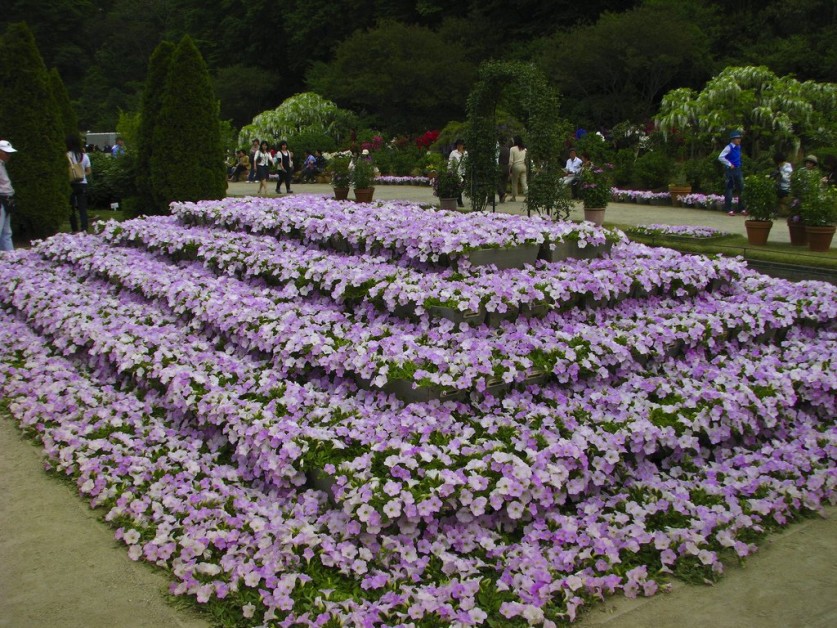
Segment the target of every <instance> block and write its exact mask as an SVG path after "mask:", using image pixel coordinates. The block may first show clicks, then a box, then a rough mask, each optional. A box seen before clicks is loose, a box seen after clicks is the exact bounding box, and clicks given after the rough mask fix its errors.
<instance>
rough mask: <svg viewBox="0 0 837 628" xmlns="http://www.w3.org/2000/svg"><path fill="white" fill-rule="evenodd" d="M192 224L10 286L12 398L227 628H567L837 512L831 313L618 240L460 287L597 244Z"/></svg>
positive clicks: (121, 529) (53, 458)
mask: <svg viewBox="0 0 837 628" xmlns="http://www.w3.org/2000/svg"><path fill="white" fill-rule="evenodd" d="M176 214H177V218H154V219H147V220H144V221H130V222H128V223H123V224H121V225H117V224H116V223H111V224H109V225H107V226H106V227H105V228H104V230H103V232H102V233H101V234H100V235H95V236H93V235H90V236H87V235H76V236H68V235H62V236H56V237H54V238H51V239H50V240H47V241H44V242H41V243H39V244H37V245H36V246H35V247H34V248H33V249H32V250H31V251H19V252H15V253H12V254H9V255H7V256H5V257H3V258H2V259H0V302H2V303H4V305H5V308H4V311H3V312H2V313H0V317H2V322H3V324H2V325H0V342H1V343H2V345H0V346H2V347H3V350H2V351H0V390H2V394H3V396H4V397H5V399H6V400H7V403H8V407H9V409H10V411H11V413H12V414H13V415H14V416H15V418H16V419H17V420H18V421H19V422H20V424H21V425H22V427H24V428H25V429H26V430H27V431H29V432H30V433H31V434H32V435H33V436H35V437H36V438H38V439H39V440H40V441H41V442H42V443H43V445H44V447H45V450H46V452H47V455H48V457H49V460H50V464H51V465H52V466H53V467H54V468H56V469H57V470H59V471H60V472H63V473H66V474H68V475H72V476H73V477H74V478H75V480H76V482H77V485H78V487H79V491H80V492H81V493H82V494H83V495H85V496H86V497H88V498H89V499H90V500H91V504H92V505H94V506H98V507H102V508H104V509H106V512H107V515H106V518H107V519H108V520H109V521H111V522H112V523H113V525H114V526H115V527H116V528H117V538H118V539H119V540H121V541H122V542H124V543H125V544H126V545H127V546H128V551H129V555H130V556H131V557H132V558H133V559H135V560H139V559H143V560H147V561H150V562H152V563H155V564H157V565H159V566H161V567H163V568H166V569H168V570H170V572H171V574H172V579H173V585H172V591H173V592H174V593H175V594H178V595H190V596H194V597H195V598H196V599H197V600H198V601H199V602H200V603H205V604H211V605H216V606H218V607H226V608H224V609H221V608H218V609H217V611H216V612H217V613H218V615H216V616H221V615H222V614H226V615H227V616H238V617H240V618H242V621H243V622H244V623H248V622H249V623H257V624H261V623H267V624H275V625H277V626H278V625H320V626H322V625H326V624H328V623H329V622H331V624H332V625H372V626H374V625H399V624H413V625H417V624H423V625H434V626H435V625H478V624H486V623H489V622H492V621H494V622H496V621H506V622H507V625H510V626H515V625H518V626H524V625H533V624H534V625H539V624H543V625H554V622H556V621H561V620H566V619H573V618H574V617H575V616H576V612H577V610H578V608H579V607H580V606H583V605H585V604H588V603H590V602H593V601H594V600H596V599H599V598H601V596H603V595H605V594H608V593H612V592H615V591H623V592H624V593H625V594H627V595H637V594H644V595H650V594H653V593H654V592H655V591H657V590H658V589H659V587H660V586H663V587H664V586H666V583H667V582H668V581H669V579H670V578H671V577H681V578H684V579H687V580H698V581H701V580H703V579H714V578H715V577H717V575H718V574H719V573H721V572H722V570H723V562H722V561H724V560H729V559H733V558H735V557H736V556H739V557H743V556H746V555H748V554H749V553H751V552H752V551H754V549H755V543H756V542H757V541H758V540H759V539H760V538H761V537H762V536H763V535H764V534H765V533H766V532H769V531H770V530H771V529H773V528H775V527H777V526H780V525H784V524H785V523H787V522H788V521H791V520H793V519H794V518H796V517H798V516H799V515H800V514H802V513H806V512H812V511H813V512H816V511H818V510H819V509H821V508H822V506H823V505H824V504H825V503H829V502H833V501H834V488H835V484H837V428H835V424H834V417H835V411H837V395H835V391H837V376H835V372H834V369H833V364H834V361H835V359H837V326H835V319H837V290H835V288H834V287H832V286H829V285H826V284H821V283H817V282H803V283H799V284H791V283H789V282H786V281H782V280H776V279H770V278H767V277H764V276H761V275H758V274H756V273H753V272H752V271H750V270H748V269H747V268H746V267H745V266H744V265H743V264H742V263H741V262H738V261H735V260H726V261H725V260H722V259H708V258H703V257H699V256H683V255H679V254H677V253H675V252H673V251H668V250H665V249H649V248H648V247H645V246H642V245H637V244H631V243H628V242H625V241H622V240H621V238H619V237H618V235H614V236H611V238H612V240H614V241H617V243H616V244H615V245H614V246H613V247H612V249H611V250H610V252H609V253H608V254H607V255H606V256H604V257H598V258H596V259H578V258H573V259H568V260H566V261H562V262H554V263H548V262H545V261H540V262H538V263H537V264H535V265H530V266H526V267H524V268H509V269H505V270H496V269H493V268H491V267H486V266H474V265H469V264H468V263H462V262H463V257H464V254H466V253H467V252H468V251H469V250H471V249H473V248H480V247H489V246H490V247H502V246H505V245H511V246H518V245H525V244H537V245H538V246H541V245H542V244H543V243H544V242H551V243H553V244H556V245H557V244H559V243H561V242H563V241H564V240H566V239H571V238H572V239H573V240H572V241H575V239H580V240H582V241H584V242H585V244H586V243H587V242H590V243H593V244H595V243H600V244H604V239H605V237H606V234H605V233H604V232H601V231H596V230H592V229H588V228H586V227H585V228H582V229H581V230H579V228H577V227H574V226H571V225H560V224H558V225H556V224H555V223H548V222H546V221H539V220H531V221H529V220H526V219H523V218H519V217H517V218H514V219H506V220H507V221H506V222H503V223H502V224H501V223H496V224H495V223H493V222H491V221H493V220H494V218H493V217H491V216H488V217H478V218H476V219H474V218H471V217H465V216H462V215H458V214H455V215H448V214H446V213H441V212H425V211H423V210H420V209H418V208H416V207H414V206H409V205H406V204H399V203H387V204H381V205H380V206H373V207H371V208H370V207H368V206H355V205H353V204H351V203H334V202H327V201H325V200H323V201H320V200H313V201H311V204H310V205H306V200H305V199H292V200H288V199H282V200H281V201H278V200H274V201H266V200H264V199H258V200H249V199H245V200H243V201H242V200H240V199H239V200H230V201H224V202H220V203H219V202H213V203H201V204H196V205H189V204H184V205H180V206H178V207H177V208H176ZM428 217H429V218H428ZM468 220H474V224H473V229H472V231H471V232H469V231H468V224H467V221H468ZM549 225H553V226H551V227H550V226H549ZM597 239H599V240H600V241H599V242H596V240H597ZM335 245H336V247H335ZM335 248H338V249H342V251H343V252H339V251H337V250H334V249H335ZM445 262H447V263H448V264H455V265H456V267H455V268H451V267H445V266H444V263H445ZM441 307H448V308H450V309H451V310H454V311H457V312H460V313H472V314H474V316H473V317H470V318H469V317H464V316H463V317H461V319H459V320H456V321H453V320H446V314H447V313H446V312H444V311H443V310H441V309H434V308H441ZM489 315H493V316H494V318H493V319H491V317H490V316H489ZM485 323H489V324H487V325H486V324H485ZM384 391H392V392H396V393H398V394H401V395H402V397H405V398H412V399H420V398H422V396H421V395H419V394H418V392H417V391H423V392H424V393H425V397H424V398H429V396H431V393H437V394H436V396H442V397H443V398H447V397H450V400H449V401H439V400H428V401H418V402H414V403H404V402H403V401H401V400H399V399H397V398H396V397H394V396H392V395H387V394H385V392H384ZM409 391H412V393H409ZM411 395H412V396H411Z"/></svg>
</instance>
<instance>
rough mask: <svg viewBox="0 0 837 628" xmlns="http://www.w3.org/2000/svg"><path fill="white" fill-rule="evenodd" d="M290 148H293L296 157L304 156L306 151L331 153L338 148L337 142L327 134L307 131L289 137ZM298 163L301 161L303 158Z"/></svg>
mask: <svg viewBox="0 0 837 628" xmlns="http://www.w3.org/2000/svg"><path fill="white" fill-rule="evenodd" d="M288 146H290V147H292V148H293V150H294V153H295V154H296V155H304V154H305V151H306V150H310V151H316V150H321V151H323V152H326V153H330V152H333V151H334V150H335V149H336V148H337V141H336V140H335V139H334V138H333V137H332V136H330V135H328V134H326V133H317V132H314V131H306V132H303V133H298V134H296V135H290V136H288ZM298 161H301V157H300V158H298Z"/></svg>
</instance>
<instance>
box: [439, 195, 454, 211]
mask: <svg viewBox="0 0 837 628" xmlns="http://www.w3.org/2000/svg"><path fill="white" fill-rule="evenodd" d="M439 209H448V210H450V211H456V199H455V198H440V199H439Z"/></svg>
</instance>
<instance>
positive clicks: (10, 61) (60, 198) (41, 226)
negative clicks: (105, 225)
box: [0, 23, 70, 241]
mask: <svg viewBox="0 0 837 628" xmlns="http://www.w3.org/2000/svg"><path fill="white" fill-rule="evenodd" d="M0 76H2V85H3V97H2V98H0V129H2V138H3V139H6V140H9V141H10V142H11V143H12V145H14V147H15V149H16V150H17V151H18V152H16V153H15V154H14V155H13V157H12V159H11V160H10V161H9V165H8V170H9V176H10V177H11V180H12V185H14V188H15V198H16V207H15V211H14V213H13V214H12V231H13V232H14V234H15V237H16V239H19V240H23V241H28V240H30V239H33V238H43V237H47V236H50V235H52V234H54V233H55V232H57V231H58V229H59V228H60V227H61V224H62V223H63V222H64V220H65V219H66V218H67V216H68V214H69V197H70V184H69V180H68V177H67V169H68V166H67V158H66V157H65V155H64V153H65V137H64V130H65V129H64V123H63V121H62V116H61V113H60V112H59V110H58V106H57V105H56V102H55V98H54V97H53V90H52V88H51V82H50V78H49V73H48V72H47V69H46V66H45V65H44V60H43V59H42V58H41V54H40V52H39V51H38V47H37V45H36V44H35V38H34V37H33V35H32V32H31V31H30V30H29V27H28V26H27V25H26V24H25V23H19V24H11V25H10V26H9V27H8V29H7V30H6V33H5V34H4V36H3V37H2V39H0ZM59 80H60V79H59Z"/></svg>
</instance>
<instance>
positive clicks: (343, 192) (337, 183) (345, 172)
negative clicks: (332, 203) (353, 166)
mask: <svg viewBox="0 0 837 628" xmlns="http://www.w3.org/2000/svg"><path fill="white" fill-rule="evenodd" d="M349 162H350V159H349V157H348V156H346V155H338V156H336V157H334V158H332V160H331V162H330V163H329V164H328V172H329V174H331V187H333V188H334V198H336V199H337V200H338V201H343V200H346V199H347V198H349V185H350V183H351V173H350V171H349Z"/></svg>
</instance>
